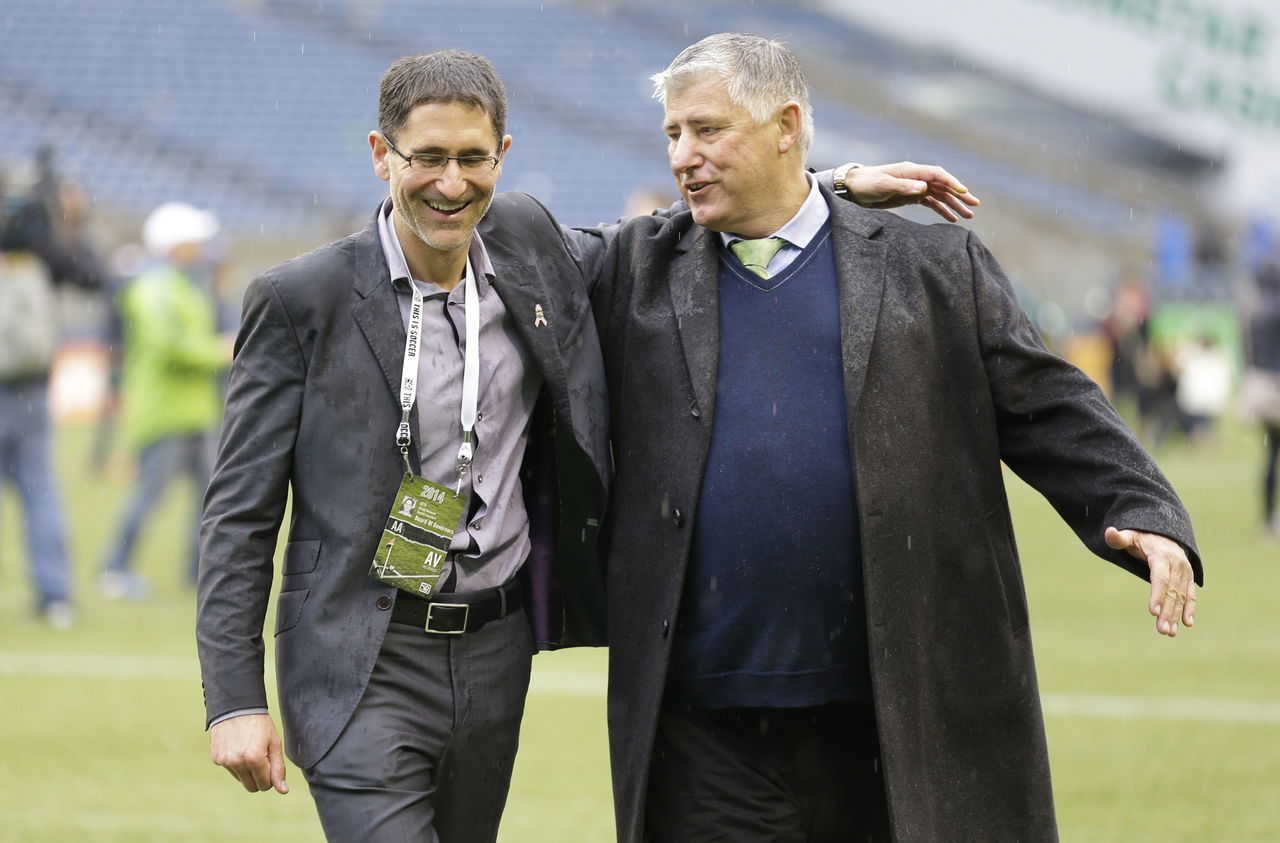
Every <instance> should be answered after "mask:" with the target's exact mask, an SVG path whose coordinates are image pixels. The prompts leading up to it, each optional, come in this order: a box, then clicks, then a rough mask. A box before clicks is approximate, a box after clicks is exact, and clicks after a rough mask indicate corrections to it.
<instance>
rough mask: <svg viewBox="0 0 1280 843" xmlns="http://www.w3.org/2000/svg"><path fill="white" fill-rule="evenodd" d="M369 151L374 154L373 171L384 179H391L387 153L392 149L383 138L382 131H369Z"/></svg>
mask: <svg viewBox="0 0 1280 843" xmlns="http://www.w3.org/2000/svg"><path fill="white" fill-rule="evenodd" d="M369 151H370V152H371V153H372V155H373V173H374V175H376V176H377V177H378V178H380V179H382V180H383V181H391V167H390V164H388V163H387V153H388V152H390V151H391V149H390V147H388V146H387V142H386V141H385V140H383V139H382V133H381V132H370V133H369Z"/></svg>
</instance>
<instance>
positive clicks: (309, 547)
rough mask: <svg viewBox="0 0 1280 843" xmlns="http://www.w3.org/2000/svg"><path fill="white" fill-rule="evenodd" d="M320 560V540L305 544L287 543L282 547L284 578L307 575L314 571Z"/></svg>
mask: <svg viewBox="0 0 1280 843" xmlns="http://www.w3.org/2000/svg"><path fill="white" fill-rule="evenodd" d="M319 559H320V540H319V539H315V540H313V541H305V542H289V543H288V544H286V545H285V546H284V569H283V573H284V575H285V576H286V577H288V576H291V575H293V574H309V573H311V572H312V571H314V570H315V569H316V562H317V561H319Z"/></svg>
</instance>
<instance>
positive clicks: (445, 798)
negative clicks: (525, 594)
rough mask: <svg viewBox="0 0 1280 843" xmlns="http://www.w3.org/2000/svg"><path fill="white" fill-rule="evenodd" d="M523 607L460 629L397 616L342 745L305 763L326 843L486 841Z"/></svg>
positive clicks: (502, 774) (507, 761)
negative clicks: (424, 626)
mask: <svg viewBox="0 0 1280 843" xmlns="http://www.w3.org/2000/svg"><path fill="white" fill-rule="evenodd" d="M532 658H533V633H532V631H531V630H530V628H529V621H528V619H527V618H526V616H525V613H524V611H523V610H516V611H514V612H512V613H511V614H509V615H507V616H506V617H504V618H500V619H498V620H495V621H492V622H490V623H489V624H487V625H485V626H484V627H483V628H481V629H479V630H477V631H475V632H469V633H466V634H464V635H429V634H427V633H425V632H423V631H422V630H421V629H417V628H414V627H411V626H402V625H400V624H397V623H392V624H391V625H390V626H388V628H387V636H386V638H385V639H384V641H383V645H382V651H381V652H380V653H379V654H378V660H377V662H376V663H375V664H374V666H373V675H372V676H370V678H369V686H368V688H367V689H366V690H365V693H364V697H363V698H362V699H361V700H360V703H359V704H358V705H357V706H356V710H355V713H354V714H352V715H351V720H350V721H349V722H348V723H347V725H346V728H345V729H343V731H342V734H341V735H339V736H338V740H337V743H335V744H334V746H333V748H332V749H330V750H329V752H328V753H326V754H325V756H324V758H322V759H320V762H319V763H318V764H316V765H315V766H314V767H311V768H310V769H308V770H304V771H303V772H304V774H305V775H306V777H307V784H308V785H309V786H310V788H311V795H312V797H313V798H314V799H315V801H316V808H317V810H318V811H319V814H320V824H321V825H322V826H323V827H324V832H325V836H326V837H327V838H328V839H329V840H330V841H332V843H439V841H443V843H492V841H494V840H496V839H497V836H498V821H499V820H500V819H501V818H502V809H503V807H504V806H505V805H506V801H507V790H508V788H509V786H510V784H511V770H512V767H513V765H514V764H515V757H516V747H517V744H518V742H519V739H520V719H521V717H522V716H523V714H524V698H525V693H526V692H527V691H528V688H529V670H530V667H531V662H532Z"/></svg>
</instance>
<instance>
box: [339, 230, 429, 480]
mask: <svg viewBox="0 0 1280 843" xmlns="http://www.w3.org/2000/svg"><path fill="white" fill-rule="evenodd" d="M353 258H354V260H353V264H354V268H355V273H356V277H355V292H356V301H355V304H354V305H353V306H352V308H351V315H352V316H353V317H354V318H355V320H356V324H357V325H358V326H359V327H360V332H361V333H362V334H364V338H365V340H366V341H367V342H368V343H369V347H370V348H371V349H372V350H373V356H374V357H375V358H377V360H378V367H379V368H380V369H381V370H382V376H383V378H384V379H385V380H386V382H387V388H388V389H389V390H391V395H392V397H393V398H394V400H395V405H396V407H399V406H400V379H401V376H402V374H403V372H404V343H405V338H406V336H407V334H406V331H405V327H404V317H403V316H402V315H401V314H400V303H399V301H398V300H397V298H396V290H395V287H394V286H392V284H391V270H390V269H388V268H387V260H386V257H385V255H383V253H382V242H381V240H379V238H378V229H377V224H376V222H375V223H374V224H372V225H370V226H369V227H367V228H365V230H364V231H362V232H360V236H359V237H358V238H357V239H356V243H355V253H354V255H353ZM418 388H419V389H420V390H421V389H422V388H423V384H421V383H419V384H418ZM409 425H410V428H409V429H410V430H411V431H412V435H413V444H412V445H411V446H410V447H409V462H410V465H411V467H412V468H413V470H414V471H415V472H421V470H422V469H421V465H420V464H419V461H418V442H417V440H418V431H419V427H418V402H417V401H414V404H413V410H412V411H411V413H410V414H409ZM394 435H395V431H394V430H388V431H387V432H386V436H387V437H388V438H389V439H390V438H392V437H394Z"/></svg>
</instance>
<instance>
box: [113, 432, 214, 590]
mask: <svg viewBox="0 0 1280 843" xmlns="http://www.w3.org/2000/svg"><path fill="white" fill-rule="evenodd" d="M212 470H213V443H212V441H211V440H210V437H209V435H208V434H206V433H175V434H173V435H172V436H166V437H164V438H163V439H157V440H156V441H154V442H152V443H151V444H149V445H147V446H146V447H144V448H143V449H142V452H141V453H140V454H138V475H137V477H136V478H135V479H134V481H133V498H132V499H131V500H130V501H129V507H128V509H126V510H125V515H124V520H123V521H122V522H121V525H120V534H119V537H118V538H117V539H116V542H115V544H114V545H112V547H111V551H110V553H109V555H108V556H107V561H106V564H105V565H103V570H104V571H119V572H129V571H131V570H132V569H133V551H134V548H135V547H136V546H137V544H138V538H139V536H140V535H141V533H142V528H143V525H144V524H145V523H146V520H147V516H148V515H150V514H151V511H152V510H153V509H155V507H156V504H158V503H160V499H161V496H162V495H163V494H164V491H165V489H166V488H167V487H168V486H169V481H170V480H172V479H173V478H175V477H177V476H178V475H179V474H186V475H188V476H189V477H190V478H191V482H192V484H193V485H194V487H195V491H194V495H193V498H194V504H193V507H192V509H193V517H192V520H191V525H190V527H189V528H188V530H189V532H187V534H186V535H187V537H188V538H187V570H186V579H187V582H189V583H191V584H194V583H195V581H196V574H197V570H198V568H199V565H200V535H199V534H200V510H201V506H202V505H203V503H204V490H205V487H206V486H208V485H209V475H210V472H211V471H212Z"/></svg>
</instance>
